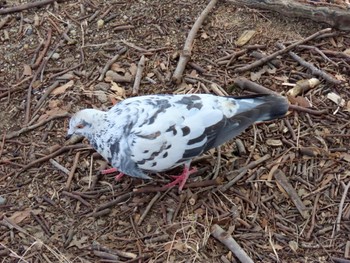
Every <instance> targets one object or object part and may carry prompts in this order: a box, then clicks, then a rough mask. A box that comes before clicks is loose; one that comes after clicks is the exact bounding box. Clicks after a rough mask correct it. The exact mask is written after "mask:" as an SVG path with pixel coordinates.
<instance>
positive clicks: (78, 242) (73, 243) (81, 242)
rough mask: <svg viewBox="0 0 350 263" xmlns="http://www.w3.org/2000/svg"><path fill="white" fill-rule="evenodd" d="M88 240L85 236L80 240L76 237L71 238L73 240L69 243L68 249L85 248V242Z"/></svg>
mask: <svg viewBox="0 0 350 263" xmlns="http://www.w3.org/2000/svg"><path fill="white" fill-rule="evenodd" d="M88 239H89V238H88V237H87V236H83V237H82V238H81V239H78V238H77V236H73V240H72V241H71V242H70V243H69V246H68V248H69V247H73V246H76V247H77V248H83V247H86V241H87V240H88Z"/></svg>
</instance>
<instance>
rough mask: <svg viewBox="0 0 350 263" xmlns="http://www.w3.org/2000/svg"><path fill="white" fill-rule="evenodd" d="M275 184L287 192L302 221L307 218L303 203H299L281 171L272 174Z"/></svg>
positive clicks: (306, 210)
mask: <svg viewBox="0 0 350 263" xmlns="http://www.w3.org/2000/svg"><path fill="white" fill-rule="evenodd" d="M273 176H274V177H275V179H276V181H277V183H278V184H279V185H281V186H282V188H283V189H284V190H285V191H286V192H287V194H288V196H289V197H290V199H291V200H292V201H293V203H294V205H295V206H296V208H297V209H298V211H299V213H300V214H301V215H302V217H303V218H304V219H306V218H308V217H309V212H308V209H307V208H306V206H305V205H304V203H303V201H301V199H300V197H299V195H298V193H297V191H296V190H295V189H294V188H293V186H292V185H291V184H290V182H289V180H288V178H287V177H286V175H285V174H284V173H283V172H282V171H281V170H279V169H278V170H276V171H275V172H274V174H273Z"/></svg>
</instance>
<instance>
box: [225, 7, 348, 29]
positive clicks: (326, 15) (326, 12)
mask: <svg viewBox="0 0 350 263" xmlns="http://www.w3.org/2000/svg"><path fill="white" fill-rule="evenodd" d="M229 1H230V2H232V3H234V4H236V5H239V6H248V7H250V8H260V9H268V10H272V11H276V12H278V13H280V14H282V15H283V16H288V17H290V16H294V17H303V18H308V19H311V20H313V21H316V22H323V23H327V24H329V25H331V26H332V27H334V28H337V29H340V30H345V31H349V30H350V13H349V11H347V10H340V9H334V8H333V9H331V8H327V7H313V6H310V5H306V4H305V2H302V3H298V1H288V0H263V1H252V0H229Z"/></svg>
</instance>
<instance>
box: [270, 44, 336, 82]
mask: <svg viewBox="0 0 350 263" xmlns="http://www.w3.org/2000/svg"><path fill="white" fill-rule="evenodd" d="M276 45H277V47H279V48H280V49H282V50H284V49H286V47H285V46H284V45H283V44H282V43H277V44H276ZM288 54H289V55H290V56H291V57H292V58H293V59H294V60H295V61H297V62H298V63H299V64H300V65H302V66H303V67H305V68H308V69H310V70H311V74H312V75H314V76H317V77H321V78H323V79H324V80H326V81H328V82H329V83H331V84H334V85H339V84H341V81H340V80H337V79H335V78H333V77H332V76H330V75H329V74H328V73H326V72H324V71H322V70H320V69H318V68H316V67H315V66H314V65H313V64H311V63H309V62H306V61H305V60H304V59H302V58H301V57H299V56H298V55H297V54H295V53H294V52H292V51H289V52H288Z"/></svg>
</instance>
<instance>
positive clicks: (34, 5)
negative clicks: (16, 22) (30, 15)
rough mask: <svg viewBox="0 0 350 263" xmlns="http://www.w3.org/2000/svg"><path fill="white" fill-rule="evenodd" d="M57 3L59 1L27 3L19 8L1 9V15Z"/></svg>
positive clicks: (47, 0)
mask: <svg viewBox="0 0 350 263" xmlns="http://www.w3.org/2000/svg"><path fill="white" fill-rule="evenodd" d="M55 1H57V0H42V1H37V2H33V3H27V4H23V5H19V6H14V7H9V8H4V9H0V15H4V14H9V13H15V12H20V11H23V10H27V9H30V8H34V7H39V6H43V5H47V4H51V3H53V2H55ZM61 1H63V0H61Z"/></svg>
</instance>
